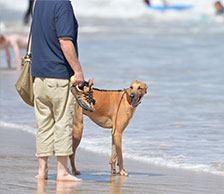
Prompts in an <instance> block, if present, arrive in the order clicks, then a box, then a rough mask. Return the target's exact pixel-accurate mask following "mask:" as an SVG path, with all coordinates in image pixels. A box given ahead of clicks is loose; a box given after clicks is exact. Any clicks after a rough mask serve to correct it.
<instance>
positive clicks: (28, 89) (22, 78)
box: [15, 1, 36, 106]
mask: <svg viewBox="0 0 224 194" xmlns="http://www.w3.org/2000/svg"><path fill="white" fill-rule="evenodd" d="M35 2H36V1H34V5H33V7H34V6H35ZM31 47H32V25H31V27H30V34H29V39H28V45H27V52H26V54H25V56H23V57H22V61H21V65H22V66H23V69H22V72H21V73H20V75H19V77H18V79H17V81H16V83H15V87H16V90H17V91H18V93H19V95H20V96H21V97H22V99H23V100H24V102H25V103H27V104H28V105H30V106H34V94H33V80H34V78H33V77H32V75H31V62H32V61H31Z"/></svg>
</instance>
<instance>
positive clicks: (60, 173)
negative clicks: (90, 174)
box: [57, 156, 82, 182]
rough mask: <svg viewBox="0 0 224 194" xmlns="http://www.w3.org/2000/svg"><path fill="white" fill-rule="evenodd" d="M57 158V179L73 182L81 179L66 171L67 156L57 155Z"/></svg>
mask: <svg viewBox="0 0 224 194" xmlns="http://www.w3.org/2000/svg"><path fill="white" fill-rule="evenodd" d="M57 159H58V170H57V180H58V181H75V182H81V181H82V179H78V178H76V177H75V176H73V175H71V174H69V173H68V168H67V159H68V156H57Z"/></svg>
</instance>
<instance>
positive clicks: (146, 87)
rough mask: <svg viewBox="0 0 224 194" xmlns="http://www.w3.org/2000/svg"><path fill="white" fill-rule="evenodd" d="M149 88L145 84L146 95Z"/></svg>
mask: <svg viewBox="0 0 224 194" xmlns="http://www.w3.org/2000/svg"><path fill="white" fill-rule="evenodd" d="M147 89H148V86H147V85H146V84H145V94H147Z"/></svg>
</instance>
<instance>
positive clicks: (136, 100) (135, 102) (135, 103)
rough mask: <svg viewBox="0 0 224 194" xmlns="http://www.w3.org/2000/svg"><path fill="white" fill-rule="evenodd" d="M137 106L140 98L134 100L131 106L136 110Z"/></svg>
mask: <svg viewBox="0 0 224 194" xmlns="http://www.w3.org/2000/svg"><path fill="white" fill-rule="evenodd" d="M137 105H138V98H135V99H133V100H132V102H131V106H132V107H133V108H134V107H136V106H137Z"/></svg>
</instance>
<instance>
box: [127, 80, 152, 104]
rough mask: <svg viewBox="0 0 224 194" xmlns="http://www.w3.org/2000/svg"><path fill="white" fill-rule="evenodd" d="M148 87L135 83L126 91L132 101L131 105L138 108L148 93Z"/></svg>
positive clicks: (138, 82)
mask: <svg viewBox="0 0 224 194" xmlns="http://www.w3.org/2000/svg"><path fill="white" fill-rule="evenodd" d="M147 88H148V87H147V85H146V84H144V83H142V82H140V81H133V82H132V83H131V85H130V87H129V88H128V89H127V90H126V91H127V95H128V98H129V101H130V105H131V106H132V107H133V108H136V107H137V106H138V105H139V104H140V103H141V100H142V97H143V96H144V95H145V94H146V93H147Z"/></svg>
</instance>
